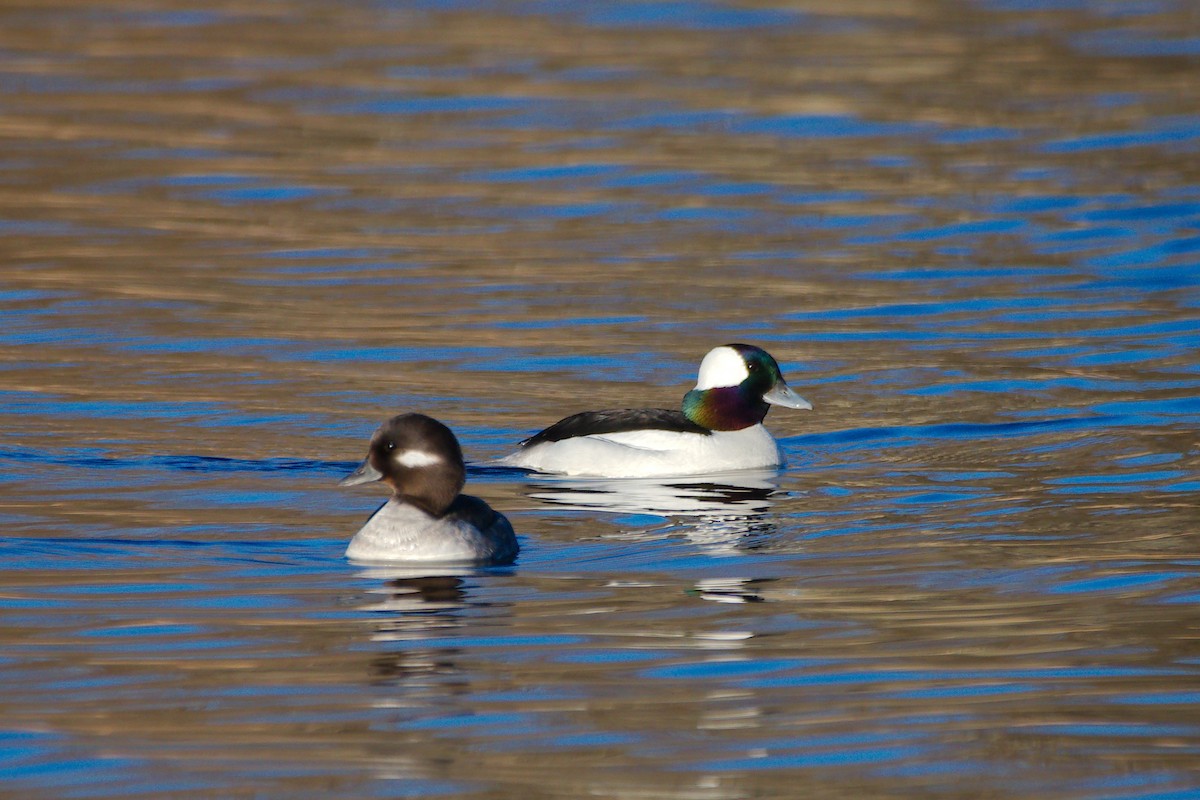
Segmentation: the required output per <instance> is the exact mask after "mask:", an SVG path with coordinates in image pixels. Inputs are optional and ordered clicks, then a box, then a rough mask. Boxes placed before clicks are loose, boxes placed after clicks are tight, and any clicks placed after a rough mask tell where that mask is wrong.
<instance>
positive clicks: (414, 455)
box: [396, 450, 442, 468]
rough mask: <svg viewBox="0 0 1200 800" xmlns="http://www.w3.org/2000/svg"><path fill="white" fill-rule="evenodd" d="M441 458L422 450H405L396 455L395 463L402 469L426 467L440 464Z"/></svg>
mask: <svg viewBox="0 0 1200 800" xmlns="http://www.w3.org/2000/svg"><path fill="white" fill-rule="evenodd" d="M441 461H442V457H441V456H438V455H435V454H433V453H429V452H426V451H424V450H405V451H403V452H400V453H397V454H396V463H397V464H399V465H400V466H402V467H409V468H415V467H428V466H430V465H432V464H440V463H441Z"/></svg>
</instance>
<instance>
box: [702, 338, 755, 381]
mask: <svg viewBox="0 0 1200 800" xmlns="http://www.w3.org/2000/svg"><path fill="white" fill-rule="evenodd" d="M748 377H750V370H748V369H746V362H745V361H743V360H742V356H741V354H740V353H738V351H737V350H734V349H733V348H732V347H714V348H713V349H712V350H709V351H708V355H706V356H705V357H704V360H703V361H701V362H700V375H699V377H697V378H696V388H697V389H700V390H704V389H715V388H717V387H719V386H737V385H738V384H739V383H741V382H742V381H744V380H746V378H748Z"/></svg>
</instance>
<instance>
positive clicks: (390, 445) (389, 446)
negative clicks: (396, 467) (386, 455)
mask: <svg viewBox="0 0 1200 800" xmlns="http://www.w3.org/2000/svg"><path fill="white" fill-rule="evenodd" d="M384 447H386V448H387V449H388V452H391V451H392V450H395V449H396V443H395V442H388V443H387V444H385V445H384Z"/></svg>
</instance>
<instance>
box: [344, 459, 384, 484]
mask: <svg viewBox="0 0 1200 800" xmlns="http://www.w3.org/2000/svg"><path fill="white" fill-rule="evenodd" d="M382 477H383V473H382V472H380V471H379V470H377V469H375V468H374V467H372V466H371V462H370V461H364V462H363V463H362V465H361V466H360V467H359V468H358V469H356V470H354V472H351V473H350V474H349V475H347V476H346V477H344V478H342V479H341V480H340V481H338V486H358V485H359V484H360V483H370V482H371V481H377V480H379V479H380V478H382Z"/></svg>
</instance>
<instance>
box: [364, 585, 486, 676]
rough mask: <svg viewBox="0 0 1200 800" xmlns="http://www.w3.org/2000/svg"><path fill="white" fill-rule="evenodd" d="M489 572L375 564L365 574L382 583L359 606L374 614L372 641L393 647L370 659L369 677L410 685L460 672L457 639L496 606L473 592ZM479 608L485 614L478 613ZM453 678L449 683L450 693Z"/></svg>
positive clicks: (459, 648) (371, 590) (460, 653)
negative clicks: (478, 582) (464, 630)
mask: <svg viewBox="0 0 1200 800" xmlns="http://www.w3.org/2000/svg"><path fill="white" fill-rule="evenodd" d="M484 571H485V570H483V569H481V568H473V567H470V566H466V565H463V566H455V565H445V566H438V565H428V564H426V565H420V566H417V565H413V566H405V565H394V566H393V565H389V566H372V567H367V568H364V569H363V570H362V571H360V572H359V575H360V576H361V577H365V578H370V579H373V580H377V581H379V585H378V586H377V587H376V588H372V589H369V590H368V592H369V593H370V595H371V598H370V601H369V602H366V603H363V604H362V605H360V606H359V610H361V611H366V612H372V613H373V614H375V615H376V616H375V617H374V618H373V620H372V622H373V627H372V632H371V635H370V639H371V641H372V642H376V643H379V644H380V645H382V646H384V647H388V649H387V650H386V651H383V652H379V653H377V654H376V655H375V656H374V657H373V658H372V659H371V661H370V677H371V680H372V682H373V683H378V684H392V685H397V684H406V683H411V682H412V681H414V680H416V679H422V678H428V677H430V676H434V675H437V676H441V677H442V678H443V679H444V678H445V677H446V676H453V675H456V674H458V673H460V672H461V670H460V668H459V666H458V662H459V659H460V658H461V656H462V648H461V647H459V646H457V645H456V644H455V641H456V640H457V639H458V638H459V637H461V636H462V635H463V629H464V628H465V627H467V626H468V625H469V624H470V623H471V621H472V620H473V621H474V622H475V623H478V622H480V618H481V616H483V617H487V616H490V615H489V613H488V611H487V610H488V609H491V608H493V607H494V606H496V604H494V603H491V602H487V601H482V600H480V599H479V598H478V597H475V596H473V595H474V593H475V591H476V590H477V589H478V585H477V584H476V582H475V581H474V580H472V579H473V578H474V577H477V576H480V575H481V574H482V573H483V572H484ZM474 612H480V613H474ZM453 683H454V682H453V680H452V681H450V682H449V683H446V684H444V686H445V687H447V690H448V691H449V690H450V689H449V687H451V686H452V685H453Z"/></svg>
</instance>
